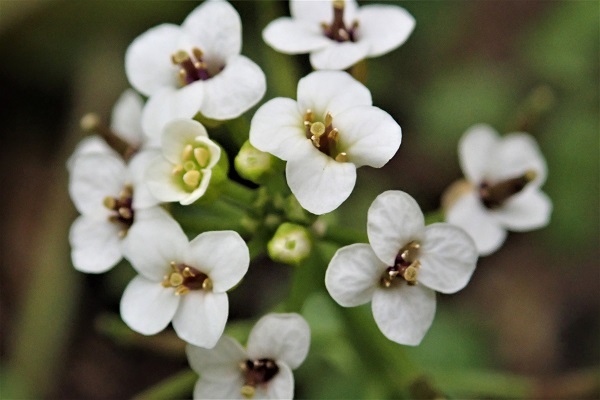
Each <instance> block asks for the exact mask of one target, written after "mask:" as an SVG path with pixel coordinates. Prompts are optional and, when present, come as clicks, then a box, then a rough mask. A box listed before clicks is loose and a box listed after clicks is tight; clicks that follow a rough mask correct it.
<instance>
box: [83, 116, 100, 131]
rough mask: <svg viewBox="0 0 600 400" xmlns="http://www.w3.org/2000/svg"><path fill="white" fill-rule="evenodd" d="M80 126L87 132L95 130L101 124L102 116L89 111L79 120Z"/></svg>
mask: <svg viewBox="0 0 600 400" xmlns="http://www.w3.org/2000/svg"><path fill="white" fill-rule="evenodd" d="M79 126H81V129H82V130H84V131H85V132H95V131H96V129H98V126H100V117H99V116H98V114H95V113H87V114H85V115H84V116H83V117H82V118H81V120H80V121H79Z"/></svg>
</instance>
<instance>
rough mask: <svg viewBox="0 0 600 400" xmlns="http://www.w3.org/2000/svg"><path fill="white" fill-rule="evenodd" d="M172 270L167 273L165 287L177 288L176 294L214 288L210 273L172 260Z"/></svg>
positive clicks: (163, 283)
mask: <svg viewBox="0 0 600 400" xmlns="http://www.w3.org/2000/svg"><path fill="white" fill-rule="evenodd" d="M170 266H171V272H170V273H169V274H168V275H165V280H164V281H163V282H162V285H163V287H172V288H175V295H177V296H179V295H182V294H186V293H188V292H189V291H190V290H212V281H211V280H210V278H209V277H208V275H206V274H204V273H202V272H200V271H198V270H197V269H196V268H194V267H190V266H189V265H186V264H177V263H176V262H175V261H171V264H170Z"/></svg>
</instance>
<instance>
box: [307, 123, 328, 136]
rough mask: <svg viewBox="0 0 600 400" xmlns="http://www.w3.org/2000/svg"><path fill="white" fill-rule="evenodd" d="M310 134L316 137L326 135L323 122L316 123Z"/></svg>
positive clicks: (312, 126)
mask: <svg viewBox="0 0 600 400" xmlns="http://www.w3.org/2000/svg"><path fill="white" fill-rule="evenodd" d="M310 133H312V134H313V135H315V136H316V137H319V136H321V135H322V134H324V133H325V125H324V124H323V123H322V122H315V123H314V124H312V125H311V126H310Z"/></svg>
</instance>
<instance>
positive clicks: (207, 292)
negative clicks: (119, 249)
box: [121, 216, 250, 348]
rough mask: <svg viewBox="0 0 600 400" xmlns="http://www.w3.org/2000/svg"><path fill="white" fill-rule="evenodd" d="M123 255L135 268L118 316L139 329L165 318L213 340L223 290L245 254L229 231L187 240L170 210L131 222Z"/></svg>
mask: <svg viewBox="0 0 600 400" xmlns="http://www.w3.org/2000/svg"><path fill="white" fill-rule="evenodd" d="M124 254H125V257H126V258H127V259H128V260H129V261H130V262H131V265H132V266H133V268H134V269H135V270H136V271H137V272H138V273H139V275H138V276H137V277H135V278H134V279H133V280H132V281H131V282H130V283H129V285H127V288H126V289H125V293H123V298H122V299H121V317H122V318H123V320H124V321H125V323H127V325H129V327H130V328H131V329H133V330H135V331H137V332H139V333H142V334H144V335H152V334H155V333H158V332H160V331H162V330H163V329H164V328H165V327H166V326H167V325H168V324H169V322H171V321H173V328H174V329H175V332H176V333H177V335H178V336H179V337H180V338H182V339H183V340H185V341H187V342H189V343H192V344H194V345H196V346H201V347H207V348H211V347H213V346H215V344H216V343H217V341H218V340H219V338H220V337H221V335H222V334H223V329H224V328H225V323H226V322H227V316H228V314H229V301H228V297H227V290H229V289H231V288H232V287H233V286H235V285H236V284H237V283H238V282H239V281H240V280H241V279H242V277H243V276H244V275H245V274H246V271H247V270H248V265H249V263H250V255H249V253H248V247H247V246H246V243H245V242H244V240H243V239H242V238H241V237H240V235H239V234H237V233H236V232H234V231H216V232H205V233H202V234H200V235H198V236H197V237H196V238H195V239H193V240H192V241H191V242H189V241H188V239H187V237H186V235H185V233H184V232H183V231H182V230H181V228H180V227H179V224H177V222H175V220H173V219H172V218H171V217H170V216H165V217H164V218H160V219H153V220H150V221H147V222H145V223H144V224H140V225H137V226H134V227H132V228H131V229H130V230H129V234H128V235H127V240H126V241H125V243H124Z"/></svg>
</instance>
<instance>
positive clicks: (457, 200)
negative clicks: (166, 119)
mask: <svg viewBox="0 0 600 400" xmlns="http://www.w3.org/2000/svg"><path fill="white" fill-rule="evenodd" d="M458 152H459V161H460V165H461V168H462V170H463V173H464V174H465V178H466V182H465V181H461V182H460V183H459V184H455V185H454V187H451V189H449V191H448V193H447V195H446V196H445V200H446V201H445V203H446V204H445V212H446V221H447V222H449V223H451V224H454V225H457V226H460V227H461V228H463V229H464V230H465V231H466V232H467V233H468V234H469V235H471V237H472V238H473V240H475V244H476V245H477V249H478V251H479V253H480V254H481V255H488V254H490V253H492V252H494V251H496V250H497V249H498V248H499V247H500V246H501V245H502V243H503V242H504V240H505V238H506V230H512V231H519V232H522V231H528V230H532V229H537V228H541V227H543V226H546V225H547V224H548V222H549V221H550V214H551V212H552V202H551V200H550V199H549V198H548V196H546V194H544V193H543V192H542V191H541V190H540V186H541V185H542V184H543V183H544V182H545V180H546V175H547V168H546V161H545V160H544V157H543V156H542V154H541V152H540V150H539V147H538V145H537V143H536V142H535V139H534V138H533V137H532V136H531V135H529V134H527V133H521V132H516V133H510V134H507V135H505V136H504V137H500V136H499V135H498V133H497V132H496V131H494V129H492V128H491V127H490V126H488V125H475V126H473V127H472V128H470V129H469V130H468V131H467V132H465V134H464V135H463V137H462V138H461V140H460V143H459V145H458Z"/></svg>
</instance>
